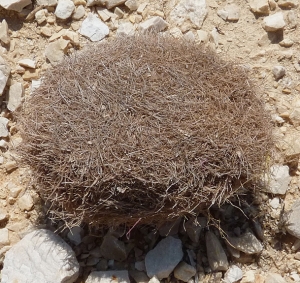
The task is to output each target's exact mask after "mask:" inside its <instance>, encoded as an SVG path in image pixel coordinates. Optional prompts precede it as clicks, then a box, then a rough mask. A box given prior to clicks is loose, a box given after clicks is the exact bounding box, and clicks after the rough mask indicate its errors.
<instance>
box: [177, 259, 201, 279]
mask: <svg viewBox="0 0 300 283" xmlns="http://www.w3.org/2000/svg"><path fill="white" fill-rule="evenodd" d="M196 272H197V271H196V268H195V267H193V266H191V265H189V264H187V263H186V262H184V261H182V262H180V263H179V264H178V265H177V266H176V268H175V269H174V277H175V278H177V279H179V280H181V281H183V282H188V281H189V280H190V279H191V278H192V277H193V276H195V274H196Z"/></svg>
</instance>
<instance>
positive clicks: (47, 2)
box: [36, 0, 57, 7]
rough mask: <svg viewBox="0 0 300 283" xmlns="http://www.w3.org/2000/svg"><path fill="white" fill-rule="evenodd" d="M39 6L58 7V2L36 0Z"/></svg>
mask: <svg viewBox="0 0 300 283" xmlns="http://www.w3.org/2000/svg"><path fill="white" fill-rule="evenodd" d="M36 3H37V5H38V6H49V7H51V6H56V5H57V0H36Z"/></svg>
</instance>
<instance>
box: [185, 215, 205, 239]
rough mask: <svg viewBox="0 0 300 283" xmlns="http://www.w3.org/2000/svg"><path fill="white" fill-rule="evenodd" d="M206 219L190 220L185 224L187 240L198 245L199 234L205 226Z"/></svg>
mask: <svg viewBox="0 0 300 283" xmlns="http://www.w3.org/2000/svg"><path fill="white" fill-rule="evenodd" d="M206 223H207V221H206V218H205V217H198V218H197V219H193V218H190V219H189V220H188V221H187V222H186V224H185V229H186V233H187V234H188V236H189V238H190V239H191V240H192V241H193V242H194V243H198V242H199V239H200V234H201V232H202V231H203V229H204V228H205V226H206Z"/></svg>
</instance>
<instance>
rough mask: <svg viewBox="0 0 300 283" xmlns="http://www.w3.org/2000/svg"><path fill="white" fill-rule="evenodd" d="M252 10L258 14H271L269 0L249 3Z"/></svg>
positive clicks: (254, 0)
mask: <svg viewBox="0 0 300 283" xmlns="http://www.w3.org/2000/svg"><path fill="white" fill-rule="evenodd" d="M249 4H250V9H251V11H252V12H253V13H257V14H263V15H265V14H267V15H268V14H269V13H270V7H269V2H268V0H252V1H250V2H249Z"/></svg>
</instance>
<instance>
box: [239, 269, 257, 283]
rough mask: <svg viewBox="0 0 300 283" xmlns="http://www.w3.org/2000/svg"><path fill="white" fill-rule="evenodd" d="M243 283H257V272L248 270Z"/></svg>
mask: <svg viewBox="0 0 300 283" xmlns="http://www.w3.org/2000/svg"><path fill="white" fill-rule="evenodd" d="M241 283H255V271H253V270H248V271H246V272H245V274H244V276H243V278H242V280H241Z"/></svg>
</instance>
